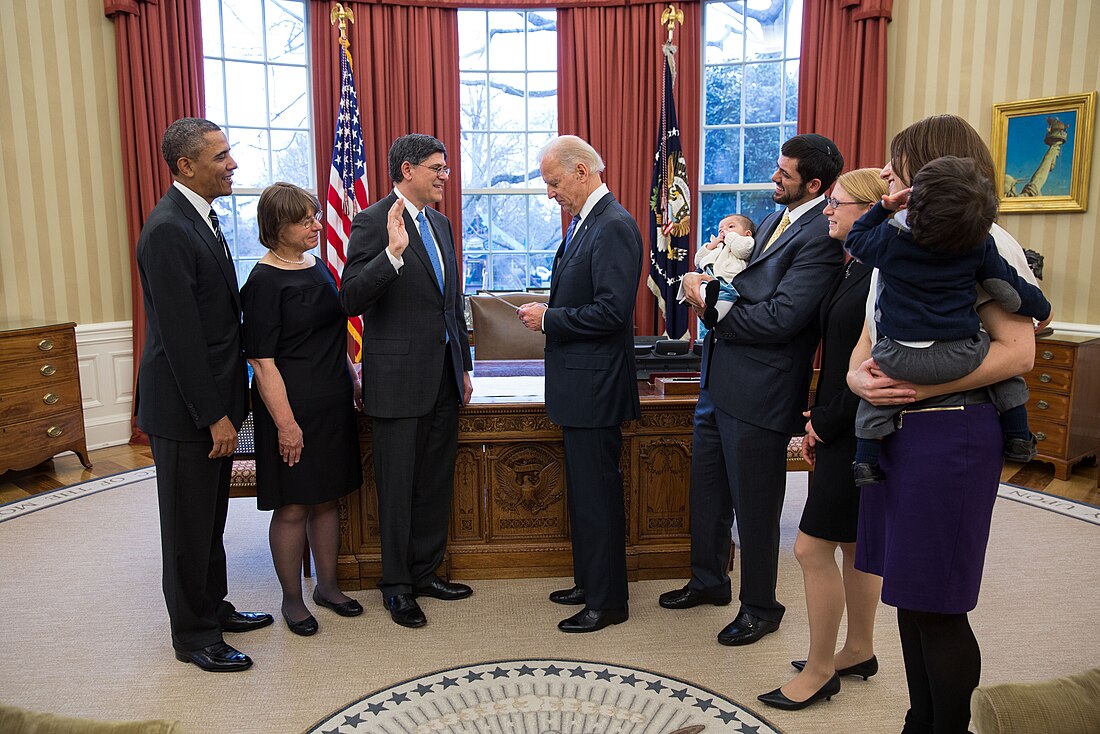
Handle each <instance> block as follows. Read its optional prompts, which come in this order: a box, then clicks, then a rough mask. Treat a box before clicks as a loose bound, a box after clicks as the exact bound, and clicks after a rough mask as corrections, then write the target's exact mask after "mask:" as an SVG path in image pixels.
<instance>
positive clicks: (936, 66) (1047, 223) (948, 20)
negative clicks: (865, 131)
mask: <svg viewBox="0 0 1100 734" xmlns="http://www.w3.org/2000/svg"><path fill="white" fill-rule="evenodd" d="M893 14H894V20H893V22H892V23H891V24H890V26H889V42H888V44H889V54H890V62H889V79H888V85H889V89H890V95H889V100H888V101H887V113H886V127H887V139H889V136H890V135H892V134H893V133H894V132H897V131H898V130H901V129H902V128H903V127H905V126H906V125H908V124H909V123H911V122H913V121H915V120H918V119H920V118H922V117H924V116H926V115H931V114H937V113H945V112H946V113H953V114H957V115H961V116H962V117H965V118H966V119H967V120H969V121H970V123H971V124H972V125H974V127H976V128H977V130H978V132H979V133H981V134H982V136H983V137H984V138H985V139H986V141H987V142H988V141H989V135H990V131H991V129H992V126H993V122H992V120H993V104H994V103H999V102H1012V101H1016V100H1023V99H1035V98H1037V97H1051V96H1056V95H1061V94H1076V93H1080V92H1089V91H1093V90H1096V89H1097V88H1098V87H1100V4H1098V3H1097V2H1096V0H1050V1H1049V2H1039V1H1038V0H966V1H965V2H961V1H960V0H895V2H894V12H893ZM1094 138H1095V128H1094ZM1098 160H1100V143H1098V144H1096V145H1094V149H1093V155H1092V176H1091V181H1090V184H1089V188H1090V191H1089V199H1088V211H1087V212H1085V213H1083V214H1082V213H1068V214H1005V215H1004V216H1002V217H1001V224H1002V226H1004V227H1005V228H1006V229H1007V230H1008V231H1009V232H1011V233H1012V234H1013V235H1014V236H1015V237H1016V239H1018V240H1019V241H1020V243H1021V244H1023V246H1024V247H1029V248H1031V249H1033V250H1037V251H1039V252H1041V253H1042V254H1043V256H1044V258H1045V272H1044V276H1043V282H1042V286H1043V290H1044V292H1045V293H1046V294H1047V297H1048V298H1049V299H1050V301H1051V303H1052V304H1053V305H1054V319H1055V321H1059V322H1072V323H1080V324H1086V323H1087V324H1100V287H1093V284H1094V283H1100V253H1098V247H1097V237H1098V236H1100V168H1098V167H1097V166H1098Z"/></svg>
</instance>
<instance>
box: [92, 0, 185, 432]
mask: <svg viewBox="0 0 1100 734" xmlns="http://www.w3.org/2000/svg"><path fill="white" fill-rule="evenodd" d="M199 2H200V0H104V2H103V12H104V14H105V15H106V16H107V17H108V18H110V19H111V20H112V21H114V24H115V54H116V56H117V57H118V108H119V134H120V138H121V140H122V174H123V185H124V187H125V191H126V225H127V232H128V235H129V245H130V290H131V295H130V299H131V305H132V310H133V314H134V326H133V329H134V351H133V354H134V385H135V388H136V385H137V370H138V365H139V364H140V361H141V352H142V349H143V348H144V346H145V307H144V305H143V302H142V295H141V283H140V282H139V280H138V271H137V261H136V259H135V258H134V253H135V251H136V250H137V240H138V235H139V234H141V226H142V225H143V224H144V223H145V218H146V217H147V216H148V215H149V212H150V211H151V210H152V209H153V207H154V206H155V205H156V203H157V202H158V201H160V198H161V197H162V196H163V195H164V192H165V191H167V190H168V187H169V186H170V185H171V184H172V176H171V174H170V173H169V172H168V166H166V165H165V163H164V159H163V158H162V157H161V154H160V138H161V135H162V134H163V133H164V130H165V129H166V128H167V127H168V125H169V124H171V123H172V122H173V121H175V120H177V119H179V118H181V117H202V115H203V111H204V109H205V104H204V96H203V95H204V89H203V64H202V36H201V33H200V25H199ZM136 393H137V391H136V389H135V394H136ZM130 440H131V442H135V441H137V442H140V443H144V442H145V438H144V436H143V434H142V433H141V431H139V430H138V428H137V426H136V425H134V424H133V423H131V438H130Z"/></svg>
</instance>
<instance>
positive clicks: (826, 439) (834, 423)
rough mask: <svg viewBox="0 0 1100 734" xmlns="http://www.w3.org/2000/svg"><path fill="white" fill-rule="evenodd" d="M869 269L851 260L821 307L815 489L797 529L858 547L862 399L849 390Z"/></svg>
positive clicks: (812, 487) (814, 414) (813, 416)
mask: <svg viewBox="0 0 1100 734" xmlns="http://www.w3.org/2000/svg"><path fill="white" fill-rule="evenodd" d="M870 285H871V268H869V267H867V266H866V265H863V264H862V263H860V262H857V261H855V260H850V261H849V262H848V265H847V266H846V267H845V269H844V270H843V271H841V272H840V273H838V274H837V279H836V281H835V282H834V283H833V286H832V288H831V289H830V290H829V293H828V295H826V296H825V300H824V301H822V304H821V372H820V374H819V375H818V380H817V400H816V401H815V403H814V406H813V407H812V408H811V409H810V422H811V423H812V424H813V427H814V431H815V432H816V433H817V435H818V436H820V437H821V439H822V440H821V442H819V443H818V444H817V446H816V450H817V463H816V464H815V466H814V474H813V484H811V485H810V492H809V495H808V496H807V497H806V507H805V508H804V509H803V510H802V521H801V522H800V523H799V524H798V529H799V530H801V531H802V532H803V533H805V534H806V535H810V536H812V537H814V538H821V539H822V540H828V541H831V542H834V543H854V542H856V526H857V521H858V519H859V488H858V487H856V485H855V481H854V479H853V477H852V460H853V458H854V457H855V452H856V435H855V420H856V407H857V406H858V405H859V398H858V397H856V395H854V394H853V393H852V391H851V390H849V389H848V381H847V377H848V362H849V359H850V358H851V356H852V350H853V349H855V346H856V343H857V342H858V341H859V337H860V335H861V334H862V333H863V321H864V310H865V307H866V305H867V291H868V290H869V289H870Z"/></svg>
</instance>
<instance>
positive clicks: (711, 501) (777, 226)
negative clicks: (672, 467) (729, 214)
mask: <svg viewBox="0 0 1100 734" xmlns="http://www.w3.org/2000/svg"><path fill="white" fill-rule="evenodd" d="M843 165H844V159H843V158H842V157H841V155H840V152H839V151H838V150H837V148H836V145H835V144H834V143H833V142H832V141H831V140H829V139H828V138H826V137H823V136H821V135H813V134H810V135H798V136H795V137H793V138H791V139H790V140H788V141H787V142H786V143H784V144H783V147H782V150H781V154H780V156H779V160H778V162H777V167H776V172H775V173H774V174H773V175H772V182H773V183H774V184H775V191H774V193H773V194H772V198H773V199H774V200H775V202H776V203H778V204H782V205H784V209H783V210H782V212H775V213H774V214H772V215H770V216H769V217H768V218H767V219H765V220H764V222H763V223H762V224H761V225H760V227H759V228H758V229H757V233H756V248H755V249H754V250H753V254H752V256H751V258H750V260H749V264H748V266H747V267H746V268H745V269H744V270H743V271H742V272H740V273H738V274H737V275H736V276H735V277H734V278H733V286H734V288H735V289H736V290H737V292H738V293H739V294H740V298H739V299H738V300H737V301H736V302H735V303H734V304H733V308H732V310H730V312H729V313H728V314H727V315H726V317H725V318H724V319H722V320H721V321H719V322H718V325H717V326H716V327H715V328H714V329H713V330H712V331H711V332H710V333H709V334H708V335H707V340H706V342H705V343H704V347H703V367H702V369H703V374H702V378H701V380H702V383H701V384H702V389H701V390H700V392H699V403H698V406H697V408H696V412H695V428H694V435H693V439H692V456H691V488H690V502H691V581H690V582H689V583H688V585H687V586H685V587H683V588H682V589H676V590H675V591H669V592H666V593H664V594H661V597H660V604H661V606H663V607H666V608H669V609H685V608H688V607H694V606H697V605H699V604H704V603H705V604H714V605H725V604H728V603H729V602H730V600H731V592H730V580H729V576H728V574H727V572H726V565H727V563H728V561H729V556H730V529H731V526H732V523H733V517H734V513H735V511H736V516H737V533H738V538H739V540H740V546H741V548H740V553H739V555H740V559H741V588H740V593H739V598H740V602H741V608H740V610H739V611H738V613H737V617H736V618H735V619H734V620H733V622H731V623H730V624H728V625H727V626H726V627H725V629H723V630H722V631H721V633H719V635H718V641H719V642H720V643H722V644H723V645H747V644H750V643H753V642H756V641H757V640H759V639H760V638H761V637H763V636H764V635H766V634H768V633H769V632H774V631H775V630H776V629H778V628H779V622H780V620H781V619H782V618H783V611H784V607H783V605H782V604H780V603H779V602H778V600H776V598H775V583H776V575H777V570H778V562H779V516H780V512H781V511H782V508H783V495H784V492H785V489H786V452H787V444H788V442H789V441H790V437H791V435H793V434H795V433H798V432H800V431H801V430H802V427H803V420H802V411H803V410H805V409H806V402H807V396H808V393H809V384H810V373H811V366H812V359H813V354H814V350H815V349H816V348H817V342H818V332H817V318H816V317H817V314H818V308H819V306H820V305H821V300H822V299H823V298H824V296H825V293H826V291H827V290H828V288H829V286H830V284H831V283H832V281H833V277H834V275H835V273H836V272H837V270H838V269H839V268H840V267H841V264H842V262H843V259H844V256H843V252H842V250H841V246H840V243H839V242H837V241H836V240H833V239H831V238H830V237H829V235H828V222H827V220H826V218H825V215H824V214H823V213H822V212H823V210H824V209H825V199H824V194H825V192H826V191H827V190H828V188H829V187H830V186H832V185H833V182H834V181H835V180H836V177H837V176H838V175H839V174H840V170H841V168H842V167H843ZM709 279H710V276H706V275H702V274H699V273H689V274H687V275H685V276H684V288H685V290H686V291H687V292H688V294H689V300H690V301H691V303H692V305H693V306H694V307H695V308H696V309H697V310H700V309H701V308H702V306H703V305H704V304H703V303H702V302H701V301H700V300H699V297H698V291H699V283H700V282H702V281H703V280H709ZM699 312H700V313H701V310H700V311H699Z"/></svg>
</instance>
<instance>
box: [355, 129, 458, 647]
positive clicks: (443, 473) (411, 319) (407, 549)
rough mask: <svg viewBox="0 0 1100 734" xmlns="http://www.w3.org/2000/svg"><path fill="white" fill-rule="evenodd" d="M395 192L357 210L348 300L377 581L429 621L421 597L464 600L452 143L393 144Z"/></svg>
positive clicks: (398, 610) (404, 140)
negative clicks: (453, 579) (455, 513)
mask: <svg viewBox="0 0 1100 734" xmlns="http://www.w3.org/2000/svg"><path fill="white" fill-rule="evenodd" d="M389 168H390V178H391V179H392V180H393V184H394V189H393V191H392V192H391V193H390V195H389V196H387V197H386V198H384V199H382V200H381V201H379V202H376V203H375V204H374V205H372V206H370V207H367V208H366V209H364V210H363V211H361V212H360V213H359V214H357V215H356V216H355V219H354V221H353V222H352V227H351V237H350V238H349V240H348V253H347V255H348V258H347V264H346V265H345V266H344V273H343V283H342V284H341V287H340V301H341V303H342V304H343V307H344V311H345V313H347V314H349V315H355V314H362V315H363V412H365V413H366V414H367V415H369V416H371V417H372V418H373V419H374V433H373V436H374V477H375V483H376V485H377V490H378V519H379V531H380V534H381V541H382V579H381V581H379V582H378V587H379V589H380V590H381V592H382V603H383V605H384V606H385V607H386V608H387V609H388V610H389V612H390V617H391V618H392V619H393V621H394V622H396V623H397V624H399V625H402V626H404V627H422V626H424V625H425V624H426V623H427V619H426V618H425V616H424V612H423V611H422V610H421V608H420V606H419V604H417V602H416V597H418V596H430V597H434V598H436V599H443V600H448V601H449V600H454V599H462V598H465V597H467V596H469V595H470V594H471V593H473V592H472V591H471V589H470V587H469V586H466V585H465V584H454V583H449V582H447V581H445V580H443V579H441V578H439V576H437V575H436V573H435V569H436V568H438V567H439V564H440V563H441V562H442V561H443V553H444V550H445V548H446V544H447V526H448V521H449V518H450V512H451V497H452V495H453V494H454V464H455V455H456V453H457V450H458V409H459V407H460V406H462V405H465V404H466V403H468V402H469V401H470V396H471V395H472V394H473V383H472V382H471V380H470V372H471V371H472V370H473V362H472V361H471V358H470V343H469V339H468V338H467V336H466V322H465V320H464V319H463V317H462V313H463V310H462V287H461V283H462V277H461V275H462V273H461V269H460V267H459V264H458V258H457V257H456V254H455V247H454V241H453V239H452V234H451V223H450V221H449V220H448V219H447V217H445V216H443V215H442V214H440V213H439V212H437V211H436V210H435V209H433V208H432V207H431V206H429V205H430V204H438V203H439V202H440V201H442V200H443V187H444V185H445V184H446V182H447V180H448V177H449V176H450V172H451V169H450V168H449V167H448V166H447V148H446V147H445V146H444V145H443V143H441V142H440V141H439V140H436V139H435V138H433V137H432V136H430V135H415V134H414V135H405V136H403V137H400V138H398V139H397V140H395V141H394V142H393V145H391V146H390V152H389Z"/></svg>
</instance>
